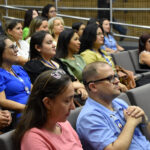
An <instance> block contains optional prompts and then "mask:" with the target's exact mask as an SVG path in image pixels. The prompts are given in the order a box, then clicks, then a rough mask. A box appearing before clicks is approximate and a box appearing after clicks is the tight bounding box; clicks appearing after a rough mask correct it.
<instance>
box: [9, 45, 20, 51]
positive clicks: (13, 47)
mask: <svg viewBox="0 0 150 150" xmlns="http://www.w3.org/2000/svg"><path fill="white" fill-rule="evenodd" d="M6 48H10V49H13V51H15V50H16V49H17V45H14V44H12V45H10V46H9V47H6Z"/></svg>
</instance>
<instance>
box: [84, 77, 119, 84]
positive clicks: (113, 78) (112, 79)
mask: <svg viewBox="0 0 150 150" xmlns="http://www.w3.org/2000/svg"><path fill="white" fill-rule="evenodd" d="M116 78H118V75H117V74H115V75H110V76H108V77H106V78H103V79H99V80H94V81H89V82H86V83H85V84H86V85H88V84H90V83H96V82H100V81H104V80H108V81H109V82H110V83H114V81H115V79H116Z"/></svg>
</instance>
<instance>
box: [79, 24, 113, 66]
mask: <svg viewBox="0 0 150 150" xmlns="http://www.w3.org/2000/svg"><path fill="white" fill-rule="evenodd" d="M80 41H81V47H80V55H81V56H82V58H83V59H84V61H85V62H86V63H87V64H89V63H92V62H95V61H104V62H107V63H109V64H110V65H111V66H112V67H113V68H114V63H113V61H112V58H111V56H109V55H108V54H107V52H106V51H104V50H101V49H100V47H101V46H102V45H103V44H104V34H103V29H102V27H101V26H99V25H97V24H90V25H88V26H87V27H86V28H85V30H84V32H83V35H82V36H81V39H80Z"/></svg>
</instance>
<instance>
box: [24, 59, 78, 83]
mask: <svg viewBox="0 0 150 150" xmlns="http://www.w3.org/2000/svg"><path fill="white" fill-rule="evenodd" d="M55 61H56V62H57V63H58V64H59V66H60V68H61V69H63V70H64V71H65V72H66V73H67V74H68V75H69V76H70V78H71V80H72V81H76V78H75V77H74V76H72V75H70V74H69V72H68V71H67V66H66V65H65V64H63V63H62V62H61V61H60V60H59V59H56V60H55ZM23 68H24V69H25V70H26V72H27V73H28V75H29V77H30V80H31V82H32V84H33V83H34V81H35V79H36V78H37V76H38V75H39V74H41V73H42V72H44V71H47V70H54V69H53V68H50V67H47V66H45V65H44V64H43V63H42V62H41V60H30V61H28V62H27V63H26V64H25V65H24V67H23Z"/></svg>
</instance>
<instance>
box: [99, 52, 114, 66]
mask: <svg viewBox="0 0 150 150" xmlns="http://www.w3.org/2000/svg"><path fill="white" fill-rule="evenodd" d="M100 54H101V55H102V56H103V57H104V58H105V60H106V61H107V62H108V64H109V65H110V66H112V63H111V61H110V60H109V59H108V58H107V57H106V56H105V55H104V54H103V53H102V52H100Z"/></svg>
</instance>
